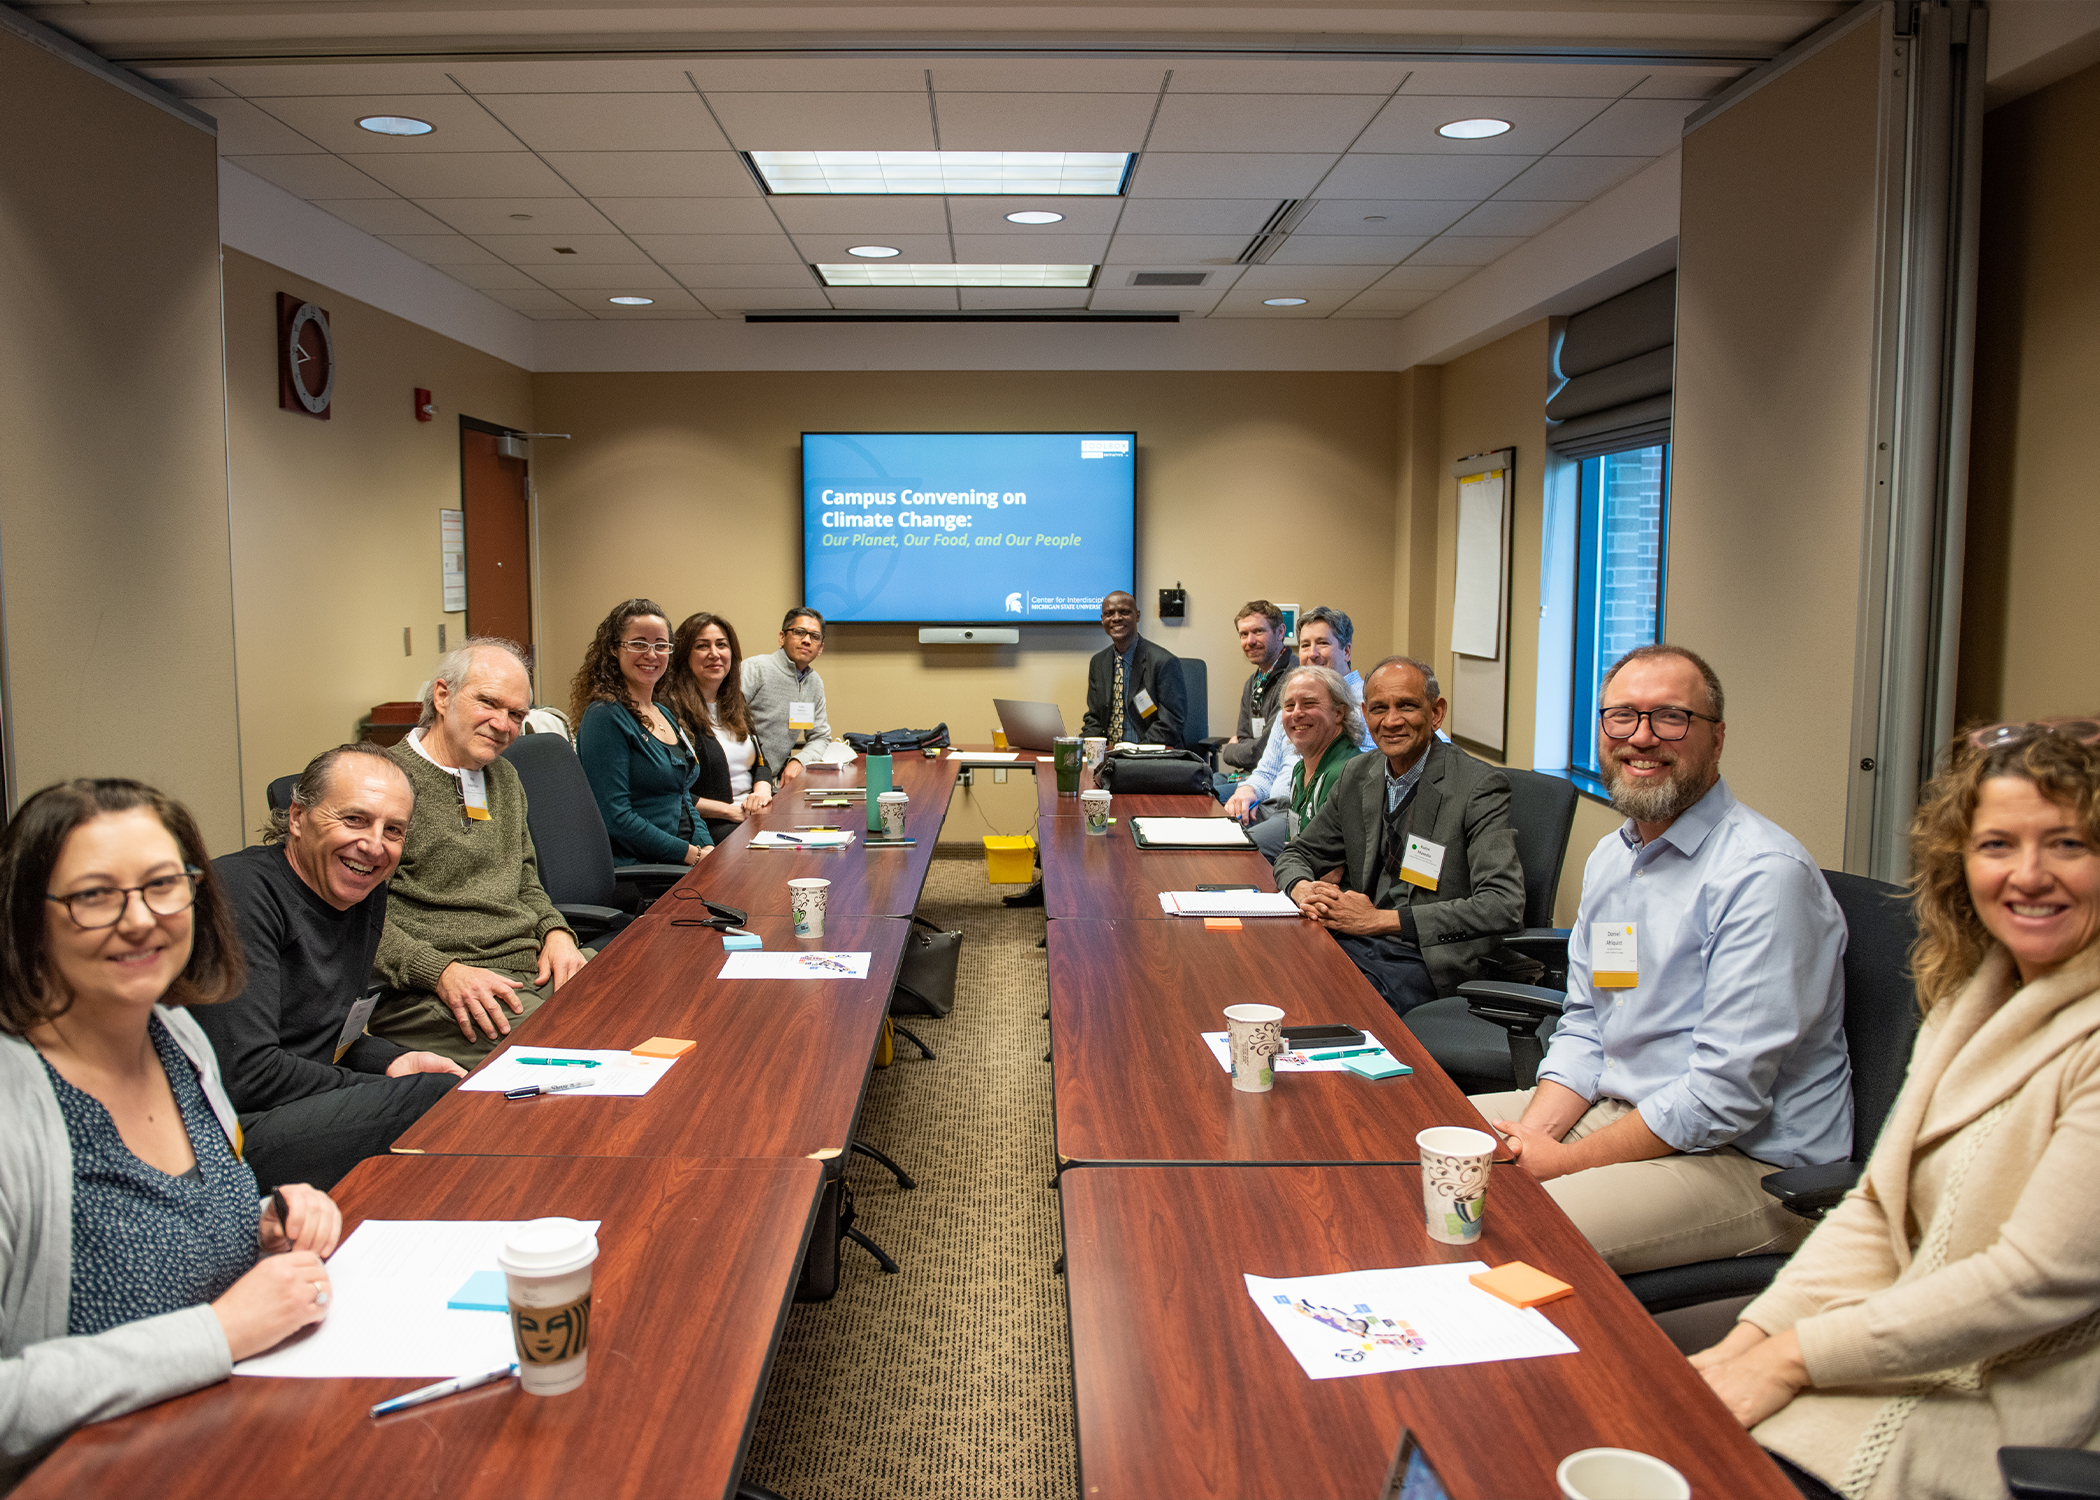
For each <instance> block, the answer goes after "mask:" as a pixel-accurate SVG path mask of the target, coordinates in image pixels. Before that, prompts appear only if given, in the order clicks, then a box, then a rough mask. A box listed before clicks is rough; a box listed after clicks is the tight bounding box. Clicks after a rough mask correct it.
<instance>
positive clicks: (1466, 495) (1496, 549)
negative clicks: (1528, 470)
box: [1446, 448, 1516, 754]
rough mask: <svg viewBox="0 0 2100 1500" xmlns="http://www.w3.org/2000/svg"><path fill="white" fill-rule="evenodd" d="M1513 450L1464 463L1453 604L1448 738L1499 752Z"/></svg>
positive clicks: (1503, 724) (1455, 469) (1505, 680)
mask: <svg viewBox="0 0 2100 1500" xmlns="http://www.w3.org/2000/svg"><path fill="white" fill-rule="evenodd" d="M1515 459H1516V450H1515V449H1514V448H1501V449H1497V450H1496V451H1494V452H1492V453H1479V454H1475V455H1474V456H1473V457H1471V458H1464V459H1460V460H1459V461H1458V462H1457V463H1455V464H1453V465H1452V466H1451V472H1452V475H1453V476H1454V477H1455V478H1456V479H1457V480H1458V568H1457V576H1456V580H1455V589H1454V592H1453V595H1452V601H1451V653H1452V654H1451V682H1450V685H1449V687H1448V688H1447V689H1446V692H1447V695H1448V696H1449V697H1450V699H1451V720H1450V725H1449V728H1450V732H1451V734H1452V735H1453V736H1454V737H1455V738H1457V739H1461V740H1466V741H1468V742H1470V743H1472V744H1474V745H1478V746H1479V747H1481V748H1482V749H1485V750H1492V751H1495V752H1497V753H1498V754H1499V753H1501V752H1502V751H1504V749H1505V748H1506V744H1505V742H1506V740H1507V737H1508V723H1509V650H1508V642H1509V630H1508V617H1509V543H1510V530H1511V526H1510V512H1511V509H1512V505H1511V496H1512V489H1511V478H1512V476H1513V473H1514V462H1515Z"/></svg>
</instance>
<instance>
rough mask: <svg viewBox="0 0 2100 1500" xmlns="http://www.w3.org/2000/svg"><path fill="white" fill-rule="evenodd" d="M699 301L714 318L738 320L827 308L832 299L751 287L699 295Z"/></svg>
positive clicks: (784, 290)
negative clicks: (761, 314)
mask: <svg viewBox="0 0 2100 1500" xmlns="http://www.w3.org/2000/svg"><path fill="white" fill-rule="evenodd" d="M700 300H701V302H702V303H704V304H705V305H706V307H707V309H708V311H709V312H712V313H713V314H714V315H715V316H716V317H728V318H738V317H742V316H743V315H744V314H745V313H747V312H800V311H803V310H805V309H808V308H827V307H829V306H831V299H830V298H828V297H826V296H825V295H824V293H823V292H822V291H795V290H792V289H790V288H775V289H771V290H768V289H766V288H763V287H753V288H751V289H749V290H746V291H739V290H737V289H736V288H734V287H731V288H728V289H726V290H723V291H709V292H703V293H702V294H701V297H700Z"/></svg>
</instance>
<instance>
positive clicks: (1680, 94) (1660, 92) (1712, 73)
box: [1626, 68, 1749, 99]
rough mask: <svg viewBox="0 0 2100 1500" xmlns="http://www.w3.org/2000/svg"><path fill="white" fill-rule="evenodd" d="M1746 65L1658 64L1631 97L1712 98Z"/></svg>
mask: <svg viewBox="0 0 2100 1500" xmlns="http://www.w3.org/2000/svg"><path fill="white" fill-rule="evenodd" d="M1748 71H1749V69H1747V68H1658V69H1657V70H1656V71H1655V72H1653V73H1650V74H1649V75H1648V78H1647V81H1646V82H1644V83H1643V84H1642V85H1641V86H1640V87H1639V88H1637V89H1635V90H1634V91H1633V92H1632V93H1630V94H1628V95H1627V96H1626V97H1627V98H1629V99H1711V98H1712V97H1713V96H1714V95H1716V94H1718V93H1720V92H1721V90H1723V89H1725V88H1727V87H1728V85H1729V84H1731V83H1734V82H1735V81H1736V80H1737V79H1738V78H1740V77H1742V76H1743V74H1745V73H1747V72H1748Z"/></svg>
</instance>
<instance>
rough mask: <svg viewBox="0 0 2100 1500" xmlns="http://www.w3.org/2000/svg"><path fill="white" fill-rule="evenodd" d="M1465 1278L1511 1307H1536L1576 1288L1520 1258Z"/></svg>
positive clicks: (1555, 1299)
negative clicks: (1526, 1263)
mask: <svg viewBox="0 0 2100 1500" xmlns="http://www.w3.org/2000/svg"><path fill="white" fill-rule="evenodd" d="M1466 1280H1468V1281H1470V1282H1472V1283H1473V1285H1475V1286H1477V1287H1479V1288H1480V1289H1481V1290H1482V1291H1483V1292H1493V1293H1494V1294H1495V1295H1496V1296H1498V1297H1500V1298H1501V1299H1502V1300H1503V1301H1504V1302H1507V1303H1509V1304H1510V1305H1511V1306H1513V1307H1537V1306H1538V1305H1539V1304H1540V1303H1542V1302H1554V1301H1558V1300H1559V1299H1560V1298H1562V1297H1566V1296H1571V1295H1572V1294H1573V1293H1574V1291H1575V1288H1573V1287H1571V1286H1569V1285H1568V1284H1567V1283H1566V1282H1565V1281H1562V1280H1560V1279H1559V1278H1558V1277H1555V1276H1548V1275H1547V1274H1546V1273H1545V1272H1544V1271H1541V1270H1538V1269H1536V1268H1535V1267H1532V1266H1527V1265H1525V1264H1524V1262H1522V1261H1521V1260H1513V1261H1511V1262H1510V1263H1509V1264H1508V1265H1503V1266H1497V1267H1495V1269H1494V1270H1492V1271H1476V1272H1474V1273H1473V1274H1472V1275H1471V1276H1468V1277H1467V1278H1466Z"/></svg>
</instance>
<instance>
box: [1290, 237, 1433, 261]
mask: <svg viewBox="0 0 2100 1500" xmlns="http://www.w3.org/2000/svg"><path fill="white" fill-rule="evenodd" d="M1428 243H1429V236H1428V235H1426V234H1425V235H1404V234H1305V233H1303V232H1300V233H1297V234H1293V235H1292V236H1291V237H1290V238H1289V239H1287V240H1285V241H1284V242H1283V245H1282V247H1281V248H1280V249H1278V250H1277V252H1276V253H1275V254H1274V255H1272V256H1270V257H1269V261H1268V263H1269V264H1270V265H1272V266H1397V265H1399V264H1400V262H1401V261H1403V260H1406V259H1407V257H1408V256H1410V255H1412V254H1413V253H1414V252H1415V251H1417V250H1419V249H1421V248H1422V247H1423V246H1424V245H1426V244H1428Z"/></svg>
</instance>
